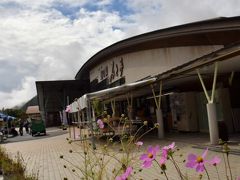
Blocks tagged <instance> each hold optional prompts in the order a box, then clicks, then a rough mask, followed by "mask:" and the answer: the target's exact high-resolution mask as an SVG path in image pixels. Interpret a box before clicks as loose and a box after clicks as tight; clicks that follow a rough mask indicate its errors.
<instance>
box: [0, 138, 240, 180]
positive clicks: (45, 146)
mask: <svg viewBox="0 0 240 180" xmlns="http://www.w3.org/2000/svg"><path fill="white" fill-rule="evenodd" d="M67 136H68V134H64V135H60V136H56V137H49V138H45V139H39V140H33V141H25V142H15V143H10V144H4V145H3V146H5V147H6V149H7V151H8V152H9V153H11V154H12V155H14V154H16V153H17V152H18V151H19V152H20V153H21V154H22V156H23V159H24V160H25V162H26V164H27V171H28V173H32V172H34V173H37V172H38V173H39V179H40V180H61V179H64V177H68V179H70V180H72V179H73V180H74V179H80V178H79V177H77V176H76V175H74V174H76V173H73V172H71V168H70V170H69V169H66V168H64V167H63V166H64V165H65V164H67V163H66V162H64V161H63V160H62V159H60V158H59V156H60V155H62V154H64V157H67V159H68V160H69V161H70V162H71V163H73V164H76V165H81V160H80V159H81V157H80V156H79V155H78V154H75V153H72V154H71V153H69V150H70V149H78V148H80V147H79V146H77V145H75V144H74V143H73V144H71V145H70V144H68V143H67V141H66V137H67ZM146 141H148V143H145V147H147V146H148V145H149V144H152V145H156V144H159V145H160V146H163V145H166V144H169V143H170V141H167V140H164V141H163V140H161V141H160V140H157V139H152V138H148V139H147V140H146ZM77 143H79V142H77ZM176 144H177V146H178V147H180V149H181V153H182V154H184V156H186V155H187V153H188V152H194V153H197V154H201V153H202V151H203V150H201V149H194V148H192V147H191V144H187V143H185V142H176ZM145 147H143V148H142V149H146V148H145ZM140 154H141V153H139V155H140ZM214 154H216V152H212V151H209V153H208V157H212V156H213V155H214ZM217 154H218V153H217ZM218 155H219V156H220V157H221V154H218ZM177 160H179V159H177ZM181 161H182V160H181ZM230 161H231V165H232V167H233V168H232V171H233V173H234V174H238V175H240V156H238V155H231V156H230ZM112 167H114V165H113V166H112ZM186 170H187V171H186V172H184V173H187V174H189V175H192V174H194V171H193V170H191V169H190V170H189V169H186ZM111 171H112V169H111V168H109V172H110V173H111ZM219 172H220V177H221V179H225V178H224V177H225V176H224V168H223V165H222V166H221V168H219ZM167 173H168V175H169V177H170V179H179V178H178V175H177V174H176V171H175V169H173V167H171V166H169V167H168V170H167ZM209 174H210V176H211V177H212V179H215V178H217V176H216V172H215V170H214V169H213V168H211V170H210V171H209ZM156 177H158V178H156ZM140 178H142V179H149V180H151V179H165V178H164V176H162V175H160V172H159V170H157V169H156V168H151V169H148V170H144V171H142V172H141V173H139V174H138V176H137V179H140ZM191 179H193V178H191ZM203 179H205V176H204V178H203Z"/></svg>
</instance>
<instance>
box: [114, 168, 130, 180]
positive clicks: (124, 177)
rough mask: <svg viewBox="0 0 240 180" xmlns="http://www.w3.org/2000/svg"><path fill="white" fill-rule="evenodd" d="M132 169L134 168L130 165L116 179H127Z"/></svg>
mask: <svg viewBox="0 0 240 180" xmlns="http://www.w3.org/2000/svg"><path fill="white" fill-rule="evenodd" d="M132 171H133V168H132V167H128V168H127V169H126V171H125V172H124V173H123V174H122V175H121V176H117V177H116V180H126V179H127V178H128V177H129V176H130V175H131V173H132Z"/></svg>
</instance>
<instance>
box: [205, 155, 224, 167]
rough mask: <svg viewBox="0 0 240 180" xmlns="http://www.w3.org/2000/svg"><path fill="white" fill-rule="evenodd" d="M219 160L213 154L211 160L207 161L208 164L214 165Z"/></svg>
mask: <svg viewBox="0 0 240 180" xmlns="http://www.w3.org/2000/svg"><path fill="white" fill-rule="evenodd" d="M220 162H221V159H220V158H219V157H217V156H214V157H213V159H212V160H210V161H208V163H209V164H211V165H213V166H216V165H218V164H219V163H220Z"/></svg>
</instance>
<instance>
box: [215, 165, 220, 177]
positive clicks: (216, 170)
mask: <svg viewBox="0 0 240 180" xmlns="http://www.w3.org/2000/svg"><path fill="white" fill-rule="evenodd" d="M215 168H216V172H217V176H218V180H220V176H219V173H218V168H217V166H215Z"/></svg>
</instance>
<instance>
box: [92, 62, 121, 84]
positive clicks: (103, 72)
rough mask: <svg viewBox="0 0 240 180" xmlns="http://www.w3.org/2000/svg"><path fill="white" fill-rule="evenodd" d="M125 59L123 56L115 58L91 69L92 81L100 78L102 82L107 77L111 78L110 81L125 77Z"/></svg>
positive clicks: (99, 80)
mask: <svg viewBox="0 0 240 180" xmlns="http://www.w3.org/2000/svg"><path fill="white" fill-rule="evenodd" d="M123 71H124V61H123V58H122V57H119V58H114V59H112V60H109V61H107V62H104V63H102V64H100V65H99V66H97V67H96V68H94V69H93V70H91V71H90V81H93V80H94V79H98V82H101V81H103V80H105V79H108V80H109V83H113V82H114V81H116V80H118V79H120V78H121V77H123Z"/></svg>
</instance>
